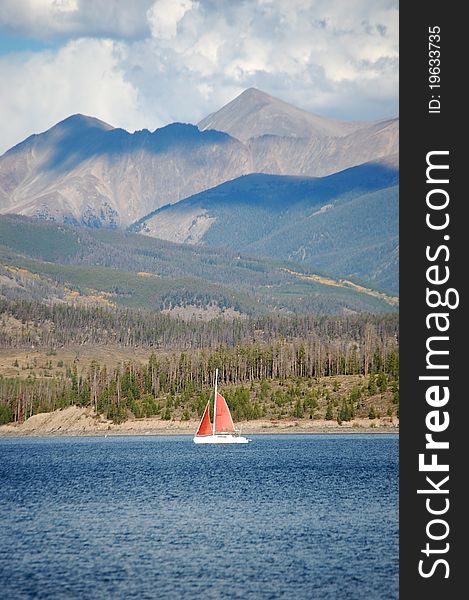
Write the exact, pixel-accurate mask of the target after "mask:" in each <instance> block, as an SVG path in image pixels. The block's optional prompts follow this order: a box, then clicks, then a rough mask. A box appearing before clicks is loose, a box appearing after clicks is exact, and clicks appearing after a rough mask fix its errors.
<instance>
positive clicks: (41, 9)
mask: <svg viewBox="0 0 469 600" xmlns="http://www.w3.org/2000/svg"><path fill="white" fill-rule="evenodd" d="M152 1H153V0H132V1H130V2H129V0H2V6H1V12H0V26H3V27H5V28H7V29H9V30H11V31H16V32H18V33H21V34H22V35H29V36H31V37H33V38H37V39H46V40H47V39H51V38H52V39H54V38H59V39H66V38H73V37H82V36H86V37H102V36H106V37H111V38H116V39H119V38H123V39H126V38H129V39H136V38H139V37H142V36H145V35H149V33H150V29H149V25H148V21H147V18H146V11H147V10H148V8H149V7H150V6H151V4H152Z"/></svg>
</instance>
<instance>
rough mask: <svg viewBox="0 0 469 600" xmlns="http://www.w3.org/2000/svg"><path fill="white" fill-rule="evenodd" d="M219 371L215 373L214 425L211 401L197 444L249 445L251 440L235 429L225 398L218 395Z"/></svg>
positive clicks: (198, 431) (200, 424) (200, 428)
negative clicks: (211, 417)
mask: <svg viewBox="0 0 469 600" xmlns="http://www.w3.org/2000/svg"><path fill="white" fill-rule="evenodd" d="M217 384H218V369H217V370H216V371H215V393H214V397H213V424H212V423H211V422H210V400H209V401H208V402H207V404H206V406H205V410H204V414H203V415H202V418H201V419H200V423H199V426H198V428H197V431H196V433H195V436H194V443H196V444H247V443H248V442H250V441H251V440H250V439H248V438H246V437H243V436H242V435H241V434H240V432H239V431H238V430H237V429H235V426H234V423H233V419H232V418H231V413H230V409H229V408H228V404H227V403H226V400H225V398H223V396H222V395H221V394H219V393H218V389H217Z"/></svg>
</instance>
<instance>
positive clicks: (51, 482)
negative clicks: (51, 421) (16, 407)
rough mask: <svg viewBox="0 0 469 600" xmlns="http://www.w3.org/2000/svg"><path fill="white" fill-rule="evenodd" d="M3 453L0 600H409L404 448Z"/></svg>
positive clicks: (116, 445)
mask: <svg viewBox="0 0 469 600" xmlns="http://www.w3.org/2000/svg"><path fill="white" fill-rule="evenodd" d="M253 439H254V441H253V442H252V443H251V444H248V445H237V446H200V445H195V444H193V443H192V441H191V438H188V437H182V436H181V437H107V438H103V437H95V438H29V439H1V440H0V478H1V487H0V511H1V529H0V597H1V598H8V599H12V600H15V599H16V598H18V599H20V598H54V599H56V598H57V599H61V598H64V599H67V600H68V599H73V598H77V599H78V598H79V599H87V598H96V599H100V600H101V599H112V600H119V599H126V600H127V599H132V598H135V599H137V598H138V599H146V598H158V599H159V598H162V599H165V598H177V599H179V598H181V599H185V598H188V599H191V598H204V599H205V598H220V599H221V598H223V599H225V598H226V599H236V598H261V599H263V598H266V599H267V598H272V599H275V598H293V599H295V600H300V599H307V600H310V599H316V598H317V599H321V600H353V599H358V598H364V599H366V600H372V599H375V598H376V599H383V600H391V599H393V598H397V597H398V592H397V578H398V438H397V436H394V435H315V436H307V435H305V436H300V435H298V436H280V435H279V436H254V438H253Z"/></svg>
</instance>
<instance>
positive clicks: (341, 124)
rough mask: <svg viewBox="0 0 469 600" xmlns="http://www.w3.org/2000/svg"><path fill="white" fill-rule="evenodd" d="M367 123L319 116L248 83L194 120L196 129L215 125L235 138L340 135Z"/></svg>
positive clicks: (342, 135) (215, 127) (245, 139)
mask: <svg viewBox="0 0 469 600" xmlns="http://www.w3.org/2000/svg"><path fill="white" fill-rule="evenodd" d="M366 125H368V124H367V123H357V122H346V121H338V120H335V119H330V118H327V117H321V116H319V115H315V114H313V113H310V112H308V111H306V110H303V109H301V108H298V107H296V106H293V105H292V104H289V103H288V102H285V101H283V100H280V99H279V98H275V96H271V95H269V94H267V93H266V92H263V91H262V90H258V89H257V88H254V87H251V88H248V89H246V90H244V92H242V93H241V94H239V96H237V97H236V98H234V99H233V100H231V102H229V103H228V104H226V105H225V106H224V107H223V108H221V109H220V110H218V111H217V112H214V113H212V114H210V115H208V117H206V118H205V119H202V121H200V122H199V123H198V127H199V129H200V130H204V129H217V130H218V131H224V132H225V133H228V134H230V135H231V136H233V137H235V138H238V139H239V140H241V141H243V142H246V141H247V140H249V139H251V138H255V137H261V136H263V135H274V136H279V137H287V138H318V137H344V136H346V135H348V134H349V133H352V132H353V131H357V130H358V129H361V128H362V127H364V126H366Z"/></svg>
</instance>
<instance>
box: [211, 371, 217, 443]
mask: <svg viewBox="0 0 469 600" xmlns="http://www.w3.org/2000/svg"><path fill="white" fill-rule="evenodd" d="M217 384H218V369H215V397H214V399H213V429H212V435H215V421H216V420H217Z"/></svg>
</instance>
